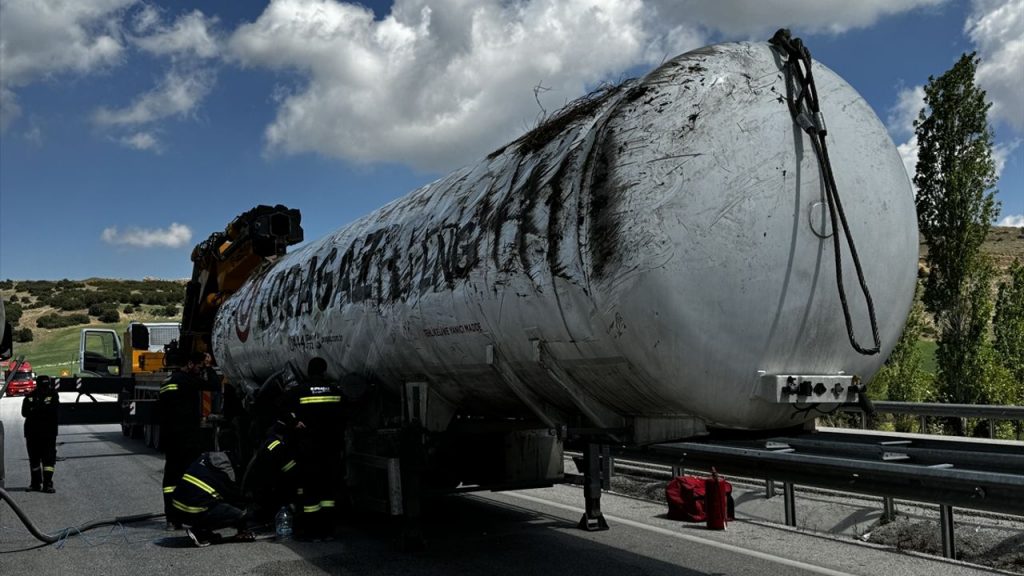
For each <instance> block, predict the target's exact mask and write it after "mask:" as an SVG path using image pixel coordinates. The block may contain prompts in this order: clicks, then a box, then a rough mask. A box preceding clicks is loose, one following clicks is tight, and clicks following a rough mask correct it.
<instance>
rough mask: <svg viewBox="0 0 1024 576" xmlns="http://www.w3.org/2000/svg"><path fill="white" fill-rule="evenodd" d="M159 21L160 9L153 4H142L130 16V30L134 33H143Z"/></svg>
mask: <svg viewBox="0 0 1024 576" xmlns="http://www.w3.org/2000/svg"><path fill="white" fill-rule="evenodd" d="M159 23H160V11H159V10H157V8H156V7H155V6H152V5H150V4H144V5H143V6H142V8H141V9H139V11H138V12H136V13H135V15H134V16H132V30H133V31H134V32H135V33H136V34H145V33H146V32H149V31H150V30H152V29H153V28H155V27H156V25H157V24H159Z"/></svg>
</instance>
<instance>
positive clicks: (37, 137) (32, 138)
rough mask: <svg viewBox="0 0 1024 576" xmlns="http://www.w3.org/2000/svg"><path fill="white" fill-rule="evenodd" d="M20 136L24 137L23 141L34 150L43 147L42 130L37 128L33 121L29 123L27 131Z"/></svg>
mask: <svg viewBox="0 0 1024 576" xmlns="http://www.w3.org/2000/svg"><path fill="white" fill-rule="evenodd" d="M22 136H24V137H25V140H26V141H27V142H28V143H29V144H32V145H33V146H35V147H36V148H41V147H42V145H43V130H42V129H41V128H39V124H37V123H36V122H35V121H34V120H32V121H30V122H29V127H28V130H26V131H25V133H24V134H22Z"/></svg>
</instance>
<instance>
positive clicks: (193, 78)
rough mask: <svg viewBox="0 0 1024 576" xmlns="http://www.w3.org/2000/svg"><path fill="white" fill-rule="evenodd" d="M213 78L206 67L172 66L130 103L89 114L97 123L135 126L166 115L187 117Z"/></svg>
mask: <svg viewBox="0 0 1024 576" xmlns="http://www.w3.org/2000/svg"><path fill="white" fill-rule="evenodd" d="M215 81H216V76H215V75H214V73H213V72H212V71H211V70H209V69H205V68H196V69H191V70H176V69H173V68H172V69H171V70H169V71H168V72H167V74H166V75H165V76H164V78H163V80H162V81H161V82H160V84H159V85H157V86H156V87H155V88H154V89H153V90H151V91H149V92H146V93H145V94H142V95H140V96H139V97H137V98H136V99H135V102H133V103H132V104H131V105H130V106H127V107H125V108H120V109H113V110H111V109H109V108H100V109H98V110H96V112H94V113H93V121H94V122H95V123H96V124H98V125H100V126H136V125H140V124H147V123H150V122H154V121H157V120H161V119H163V118H167V117H168V116H174V115H179V116H187V115H189V114H191V113H192V112H193V111H194V110H195V109H196V107H197V106H198V105H199V103H200V101H201V100H202V99H203V98H205V97H206V95H207V94H209V93H210V90H212V89H213V84H214V82H215Z"/></svg>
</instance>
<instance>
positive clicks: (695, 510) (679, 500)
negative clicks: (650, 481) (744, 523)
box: [665, 476, 736, 522]
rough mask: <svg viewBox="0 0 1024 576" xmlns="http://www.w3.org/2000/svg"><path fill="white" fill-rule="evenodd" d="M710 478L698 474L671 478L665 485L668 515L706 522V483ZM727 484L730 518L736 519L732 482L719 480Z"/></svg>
mask: <svg viewBox="0 0 1024 576" xmlns="http://www.w3.org/2000/svg"><path fill="white" fill-rule="evenodd" d="M710 481H711V479H710V478H698V477H696V476H676V477H675V478H673V479H672V480H669V483H668V485H667V486H665V500H667V501H668V517H669V518H670V519H672V520H683V521H686V522H704V521H705V520H707V514H705V512H704V490H705V483H706V482H710ZM719 482H720V483H722V484H724V485H725V494H726V499H727V501H728V508H727V515H726V517H727V518H728V519H729V520H735V519H736V518H735V512H734V505H733V500H732V484H729V482H728V481H727V480H721V479H720V480H719Z"/></svg>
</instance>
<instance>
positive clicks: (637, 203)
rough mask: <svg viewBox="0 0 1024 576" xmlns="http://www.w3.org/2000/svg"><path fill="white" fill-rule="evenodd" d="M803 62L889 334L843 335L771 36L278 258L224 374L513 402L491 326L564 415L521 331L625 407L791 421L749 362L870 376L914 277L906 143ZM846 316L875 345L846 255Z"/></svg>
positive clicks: (811, 178)
mask: <svg viewBox="0 0 1024 576" xmlns="http://www.w3.org/2000/svg"><path fill="white" fill-rule="evenodd" d="M814 74H815V79H816V81H817V85H818V91H819V95H820V99H821V103H822V109H823V112H824V115H825V119H826V122H827V124H828V128H829V147H830V152H831V157H832V160H833V168H834V171H835V176H836V180H837V181H838V186H839V189H840V192H841V193H842V194H843V197H844V200H845V202H844V204H845V207H846V211H847V217H848V218H849V222H850V225H851V228H852V230H853V234H854V236H855V239H856V241H857V247H858V249H859V252H860V254H861V257H862V259H863V264H864V268H865V274H866V277H867V280H868V283H869V286H870V288H871V291H872V296H873V298H874V302H875V305H876V309H877V311H878V320H879V325H880V326H879V328H880V333H881V337H882V344H883V350H882V353H881V354H879V355H877V356H873V357H866V356H861V355H859V354H857V353H856V352H855V351H854V350H853V349H852V348H851V347H850V345H849V343H848V341H847V336H846V329H845V325H844V323H843V317H842V309H841V307H840V304H839V299H838V294H837V290H836V280H835V270H834V264H833V248H832V242H831V239H822V238H820V237H819V236H818V235H816V234H815V232H814V230H812V226H811V220H812V217H816V218H817V222H815V226H816V227H817V228H818V230H819V231H821V230H827V229H830V228H829V227H828V226H827V224H822V221H821V218H822V212H821V210H820V206H819V208H818V209H815V208H814V205H815V203H818V202H822V201H823V198H822V190H823V189H822V187H821V182H820V177H819V169H818V166H817V163H816V160H815V158H814V153H813V150H812V148H811V145H810V141H809V139H808V138H807V137H806V136H804V135H803V134H802V133H801V132H799V130H798V129H797V128H796V126H795V125H794V123H793V121H792V118H791V116H790V113H789V110H788V107H787V105H786V103H785V101H784V99H783V96H784V94H785V83H784V79H783V73H782V71H781V68H780V65H779V62H778V59H777V57H776V56H775V54H774V53H773V51H772V50H771V49H770V48H769V47H768V45H767V44H763V43H743V44H724V45H717V46H713V47H708V48H703V49H700V50H697V51H694V52H690V53H687V54H684V55H681V56H679V57H677V58H676V59H674V60H672V61H669V62H667V63H665V64H664V65H662V66H661V67H659V68H658V69H656V70H655V71H653V72H651V73H650V74H649V75H648V76H646V77H645V78H643V79H642V80H639V81H635V80H634V81H628V82H626V83H624V84H622V85H620V86H617V87H614V88H610V89H608V90H607V91H605V92H603V93H601V94H595V95H592V97H591V98H590V99H588V100H585V101H581V102H576V103H574V104H572V105H570V107H569V108H567V109H566V110H563V111H562V112H560V113H559V114H557V115H556V116H554V117H553V118H552V120H550V121H549V122H548V123H546V124H544V125H541V126H540V127H538V128H537V129H535V130H534V131H532V132H531V133H528V134H527V135H525V136H523V137H522V138H520V139H519V140H517V141H516V142H513V143H510V144H509V145H507V146H505V147H504V148H502V149H499V150H497V151H495V152H493V153H491V154H490V155H489V156H488V157H486V158H484V159H482V160H481V161H480V162H479V163H478V164H476V165H474V166H470V167H467V168H463V169H461V170H458V171H456V172H454V173H452V174H450V175H448V176H446V177H444V178H442V179H440V180H438V181H436V182H434V183H432V184H430V185H427V186H424V187H423V188H421V189H419V190H416V191H414V192H412V193H411V194H409V195H408V196H406V197H404V198H401V199H399V200H396V201H394V202H392V203H390V204H388V205H386V206H384V207H383V208H381V209H379V210H377V211H376V212H374V213H372V214H370V215H368V216H366V217H364V218H362V219H360V220H358V221H356V222H354V223H353V224H351V225H349V226H346V227H344V228H342V229H340V230H338V231H336V232H334V233H332V234H330V235H328V236H327V237H325V238H322V239H320V240H318V241H315V242H312V243H310V244H308V245H306V246H304V247H303V248H302V249H300V250H298V251H296V252H294V253H292V254H289V255H288V256H286V257H284V258H283V259H282V260H281V261H279V262H278V263H277V264H276V265H275V266H273V267H272V268H270V269H268V270H267V271H265V272H264V273H262V274H261V275H259V276H258V277H255V278H254V279H253V280H251V281H250V282H249V283H248V284H247V285H246V286H245V287H244V288H243V289H242V290H240V291H239V292H238V293H237V294H236V295H235V296H234V297H232V298H231V299H230V300H229V301H228V302H227V303H226V304H225V305H224V306H223V308H222V309H221V311H220V313H219V315H218V318H217V325H216V328H215V334H214V346H215V350H216V353H217V355H218V358H219V359H220V363H221V365H222V367H223V369H224V370H225V372H226V373H227V374H228V375H229V376H231V377H234V378H240V379H242V380H244V381H247V382H250V383H253V382H256V383H258V382H261V381H262V380H263V379H264V378H265V377H266V376H267V375H269V374H270V373H272V372H273V371H275V370H277V369H279V368H280V367H281V366H282V365H283V364H284V363H285V362H287V361H289V360H290V361H293V362H294V363H295V364H297V365H299V366H302V367H304V366H305V364H306V362H307V360H308V359H309V358H311V357H312V356H315V355H319V356H322V357H324V358H326V359H327V360H328V361H329V364H330V365H331V372H332V374H335V375H337V374H340V373H346V372H351V371H354V372H361V373H366V374H373V375H375V376H376V377H377V378H379V379H380V380H381V381H382V382H383V383H384V384H385V385H387V386H391V387H394V388H395V389H396V390H397V389H398V387H399V386H400V385H401V383H402V382H403V381H412V380H416V381H428V382H430V384H431V386H432V387H433V388H434V389H435V390H436V391H438V393H440V394H441V395H442V396H443V397H445V398H446V399H447V400H449V401H450V402H452V403H453V404H455V405H457V406H459V407H460V408H461V409H462V410H463V411H466V412H475V413H479V414H509V415H511V414H518V413H523V412H525V410H524V408H523V406H522V403H521V402H519V401H518V400H517V398H516V396H515V395H514V394H513V393H512V392H511V391H510V388H509V387H508V386H507V385H505V384H504V383H503V382H502V380H501V378H500V377H499V376H498V375H497V373H496V371H495V370H494V369H493V368H492V367H491V366H488V364H487V362H486V348H487V346H488V345H493V346H494V347H495V350H496V352H497V355H498V357H499V361H502V362H507V363H508V366H510V367H511V368H512V370H514V371H515V373H516V374H518V375H519V376H520V377H521V378H522V379H523V380H524V381H525V382H526V383H527V384H528V386H529V387H530V388H531V389H532V391H533V392H534V393H535V394H536V395H537V396H538V397H539V398H541V399H543V400H544V401H546V402H547V403H549V404H551V405H552V406H555V407H558V408H559V409H561V410H562V411H563V413H565V414H567V415H572V414H574V413H575V409H574V408H573V406H572V403H571V402H570V401H569V399H568V397H567V396H566V395H565V393H564V392H562V391H561V389H560V388H559V387H558V386H557V385H556V384H555V383H554V382H553V381H552V380H551V378H550V377H549V376H547V373H546V372H544V370H542V369H541V367H540V366H539V365H538V364H537V361H536V359H535V356H534V347H533V344H532V342H531V341H533V340H542V341H543V342H544V343H545V346H546V348H547V350H548V351H549V353H550V356H551V358H553V361H555V362H557V363H558V364H559V366H560V367H561V368H563V369H564V370H565V371H566V372H568V373H569V374H570V375H571V376H572V377H573V378H574V380H576V381H577V382H578V383H579V384H580V386H581V387H583V388H584V389H585V390H586V392H587V394H589V395H590V396H591V397H592V398H593V399H596V400H598V401H600V402H601V403H603V404H604V405H605V406H607V407H609V408H611V409H612V410H614V411H615V412H617V413H619V414H621V415H625V416H671V415H675V414H691V415H696V416H698V417H700V418H702V419H704V420H705V421H707V422H708V423H709V424H715V425H721V426H730V427H738V428H770V427H777V426H788V425H793V424H796V423H798V422H799V421H800V419H802V418H806V417H807V416H804V415H800V416H797V417H796V418H794V410H793V409H792V408H791V407H788V406H775V405H771V404H768V403H766V402H764V401H761V400H758V399H755V398H753V397H752V393H753V390H754V387H755V384H756V382H757V372H758V370H766V371H768V372H769V373H805V374H810V373H813V374H832V373H837V372H840V371H843V372H845V373H848V374H858V375H860V376H862V377H863V378H865V379H866V378H870V377H871V376H872V375H873V374H874V373H875V372H876V371H877V370H878V368H879V367H880V366H881V363H882V362H883V360H884V359H885V358H886V357H887V355H888V352H889V351H890V350H891V348H892V346H893V345H894V344H895V342H896V340H897V339H898V337H899V334H900V330H901V329H902V326H903V321H904V319H905V317H906V314H907V312H908V310H909V307H910V303H911V298H912V295H913V290H914V283H915V276H916V261H917V245H918V237H917V226H916V217H915V212H914V203H913V193H912V190H911V187H910V183H909V180H908V178H907V176H906V173H905V171H904V168H903V164H902V162H901V160H900V157H899V154H898V153H897V151H896V148H895V146H894V145H893V143H892V141H891V140H890V138H889V136H888V134H887V133H886V131H885V129H884V127H883V126H882V124H881V123H880V122H879V120H878V118H877V117H876V115H875V114H874V112H873V111H872V110H871V109H870V107H869V106H868V105H867V103H866V102H865V101H864V100H863V99H862V98H861V97H860V96H859V95H858V94H857V92H856V91H855V90H854V89H853V88H852V87H850V86H849V85H848V84H846V83H845V82H844V81H843V80H842V79H841V78H839V77H838V76H837V75H835V74H834V73H833V72H831V71H830V70H828V69H827V68H826V67H824V66H823V65H821V64H820V63H815V68H814ZM844 253H845V254H846V255H847V257H846V259H845V261H844V270H846V278H847V284H846V285H847V293H848V297H849V301H850V304H851V307H852V311H853V315H854V325H855V328H856V333H857V335H858V337H859V338H860V340H861V341H862V342H863V343H866V344H870V330H869V325H868V321H867V312H866V308H865V305H864V301H863V298H862V297H861V295H860V293H859V291H858V290H856V277H855V276H854V274H853V264H852V261H851V260H850V259H849V257H848V250H846V251H844Z"/></svg>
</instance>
